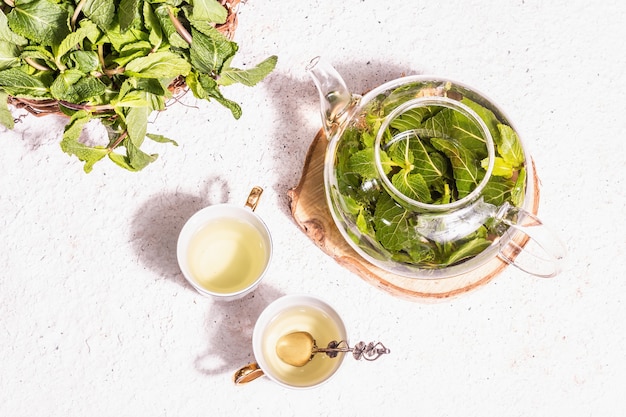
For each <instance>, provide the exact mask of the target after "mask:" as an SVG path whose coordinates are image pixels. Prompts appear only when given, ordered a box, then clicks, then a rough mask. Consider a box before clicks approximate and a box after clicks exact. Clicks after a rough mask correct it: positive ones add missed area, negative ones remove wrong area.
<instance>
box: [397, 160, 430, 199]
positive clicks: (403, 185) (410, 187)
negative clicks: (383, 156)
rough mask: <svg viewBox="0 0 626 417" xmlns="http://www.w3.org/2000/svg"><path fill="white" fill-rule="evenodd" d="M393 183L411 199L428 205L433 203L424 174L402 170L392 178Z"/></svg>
mask: <svg viewBox="0 0 626 417" xmlns="http://www.w3.org/2000/svg"><path fill="white" fill-rule="evenodd" d="M391 183H392V184H393V186H394V187H396V189H397V190H398V191H400V193H402V194H404V195H405V196H407V197H408V198H410V199H413V200H417V201H419V202H421V203H426V204H428V203H430V202H431V201H432V198H431V195H430V189H429V188H428V184H426V181H424V177H422V174H419V173H417V174H411V171H409V170H407V169H402V170H400V172H398V173H397V174H396V175H394V176H393V177H392V178H391Z"/></svg>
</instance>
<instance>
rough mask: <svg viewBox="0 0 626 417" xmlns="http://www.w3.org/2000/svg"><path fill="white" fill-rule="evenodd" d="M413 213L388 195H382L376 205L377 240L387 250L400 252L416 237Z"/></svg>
mask: <svg viewBox="0 0 626 417" xmlns="http://www.w3.org/2000/svg"><path fill="white" fill-rule="evenodd" d="M410 218H411V213H410V212H409V211H408V210H406V209H405V208H403V207H401V206H400V205H398V203H396V202H395V201H394V200H393V199H392V198H391V197H389V196H388V195H387V194H383V195H381V198H380V199H379V200H378V202H377V203H376V211H375V217H374V225H375V227H376V239H377V240H378V241H379V242H380V244H381V245H383V246H384V247H385V248H386V249H387V250H390V251H400V250H402V249H404V248H405V247H406V246H407V243H408V242H410V241H411V240H412V239H413V237H414V228H413V227H411V223H410Z"/></svg>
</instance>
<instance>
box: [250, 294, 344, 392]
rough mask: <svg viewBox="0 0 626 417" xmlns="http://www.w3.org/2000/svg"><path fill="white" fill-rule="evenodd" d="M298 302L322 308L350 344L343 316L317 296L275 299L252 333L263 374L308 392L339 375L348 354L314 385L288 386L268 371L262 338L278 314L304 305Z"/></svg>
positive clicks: (260, 317)
mask: <svg viewBox="0 0 626 417" xmlns="http://www.w3.org/2000/svg"><path fill="white" fill-rule="evenodd" d="M298 300H303V301H305V302H308V304H307V305H313V306H315V307H317V308H320V306H321V307H322V309H323V310H324V312H325V313H327V314H329V315H330V316H331V318H332V319H333V321H335V324H336V325H337V326H338V327H339V332H340V333H341V334H342V336H343V340H345V341H346V342H348V331H347V329H346V325H345V323H344V321H343V319H342V318H341V315H339V313H338V312H337V310H335V308H334V307H333V306H332V305H331V304H330V303H329V302H328V301H326V300H325V299H323V298H322V297H319V296H317V295H312V294H305V293H296V294H288V295H283V296H281V297H279V298H277V299H275V300H274V301H272V302H271V303H270V304H268V305H267V306H266V307H265V308H264V309H263V311H262V312H261V314H260V315H259V317H258V318H257V320H256V323H255V325H254V330H253V332H252V350H253V352H254V357H255V360H256V362H257V363H258V365H259V367H260V368H261V369H262V370H263V373H264V374H265V375H266V376H267V377H268V378H269V379H271V380H272V381H273V382H275V383H277V384H279V385H281V386H283V387H285V388H289V389H294V390H307V389H312V388H316V387H319V386H320V385H323V384H325V383H327V382H328V381H329V380H331V379H332V378H333V377H334V376H335V374H337V371H338V370H339V368H341V365H342V363H343V361H344V359H345V357H346V354H345V353H344V354H341V355H339V356H338V357H337V361H338V363H337V366H336V367H335V369H334V370H333V372H332V373H331V374H330V375H328V376H327V377H326V378H325V379H323V380H322V381H319V382H317V383H314V384H312V385H291V384H288V383H286V382H284V381H282V380H280V379H279V378H277V377H276V376H275V375H273V374H272V372H271V371H269V370H268V369H269V366H267V362H266V361H265V359H264V357H263V355H262V338H263V333H264V330H265V328H266V327H267V325H268V324H269V323H270V322H271V320H272V318H273V317H275V316H276V314H277V313H279V312H280V311H282V310H283V309H284V308H285V307H287V306H289V305H301V304H303V303H302V301H301V302H298Z"/></svg>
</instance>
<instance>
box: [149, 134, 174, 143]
mask: <svg viewBox="0 0 626 417" xmlns="http://www.w3.org/2000/svg"><path fill="white" fill-rule="evenodd" d="M146 136H147V137H148V138H150V139H152V140H153V141H155V142H158V143H171V144H172V145H174V146H178V142H176V141H175V140H172V139H170V138H166V137H165V136H163V135H156V134H154V133H148V134H147V135H146Z"/></svg>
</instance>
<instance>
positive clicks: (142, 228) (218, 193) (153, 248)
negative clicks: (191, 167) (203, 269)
mask: <svg viewBox="0 0 626 417" xmlns="http://www.w3.org/2000/svg"><path fill="white" fill-rule="evenodd" d="M204 188H205V189H204V190H203V192H201V193H200V195H191V194H185V193H177V192H166V193H161V194H157V195H155V196H153V197H151V198H150V199H148V200H147V201H146V202H145V203H144V204H142V205H141V207H140V208H139V210H137V212H136V213H135V215H134V217H133V221H132V225H131V244H132V247H133V249H134V251H135V253H136V254H137V256H138V258H139V260H140V261H141V262H142V263H143V264H144V265H145V266H146V267H147V268H149V269H150V270H152V271H154V272H155V273H156V274H157V275H158V276H159V277H160V278H167V279H171V280H173V281H175V282H177V283H179V284H181V285H182V286H184V287H186V288H190V289H192V287H191V285H189V284H188V283H187V281H186V280H185V278H184V277H183V275H182V272H180V268H179V267H178V260H177V258H176V244H177V242H178V235H179V233H180V231H181V230H182V228H183V226H184V225H185V222H186V221H187V220H188V219H189V218H190V217H191V216H192V215H193V214H194V213H195V212H196V211H198V210H200V209H202V208H204V207H207V206H209V205H213V204H220V203H225V202H226V201H227V198H228V192H229V190H228V185H227V183H226V182H225V181H224V180H222V179H220V178H209V179H208V180H207V181H206V183H205V187H204Z"/></svg>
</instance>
